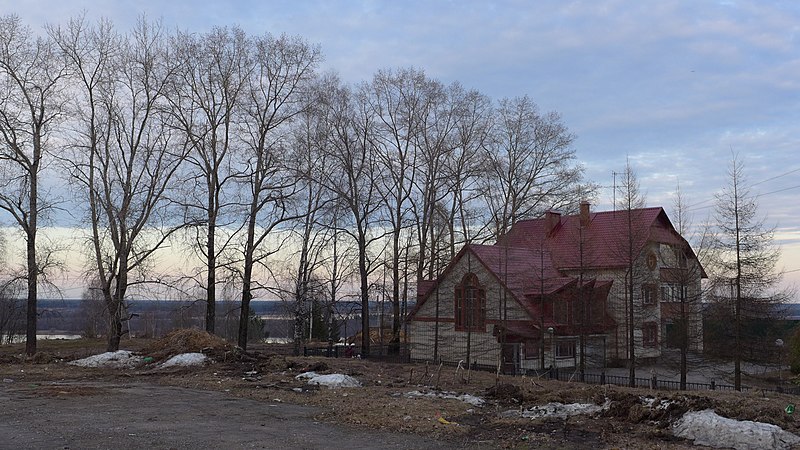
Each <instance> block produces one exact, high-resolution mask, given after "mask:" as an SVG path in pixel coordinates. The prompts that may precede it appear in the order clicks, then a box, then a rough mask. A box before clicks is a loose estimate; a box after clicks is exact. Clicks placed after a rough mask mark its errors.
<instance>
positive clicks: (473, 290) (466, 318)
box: [455, 273, 486, 331]
mask: <svg viewBox="0 0 800 450" xmlns="http://www.w3.org/2000/svg"><path fill="white" fill-rule="evenodd" d="M455 328H456V330H457V331H486V290H485V289H483V288H482V287H481V285H480V283H478V277H477V276H476V275H475V274H474V273H468V274H466V275H464V278H463V279H462V280H461V284H459V285H458V286H456V289H455Z"/></svg>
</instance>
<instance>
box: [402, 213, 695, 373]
mask: <svg viewBox="0 0 800 450" xmlns="http://www.w3.org/2000/svg"><path fill="white" fill-rule="evenodd" d="M704 277H705V273H704V272H703V269H702V267H701V265H700V263H699V262H698V260H697V257H696V256H695V254H694V252H693V251H692V249H691V247H690V246H689V244H688V242H687V241H686V240H685V239H684V238H683V237H682V236H681V235H680V234H679V233H678V232H677V231H676V230H675V228H674V227H673V225H672V223H671V222H670V220H669V218H668V217H667V214H666V213H665V212H664V210H663V209H662V208H642V209H635V210H631V211H605V212H592V211H591V210H590V205H589V204H588V203H582V204H581V208H580V213H579V214H575V215H561V214H559V213H556V212H548V213H546V214H545V215H544V216H543V217H541V218H538V219H533V220H523V221H518V222H517V223H515V224H514V225H513V227H512V228H511V229H510V230H509V232H508V233H506V234H505V235H504V236H502V237H501V238H500V239H499V240H498V242H497V243H495V244H494V245H476V244H468V245H466V246H464V247H463V248H462V249H461V251H460V252H459V253H458V254H457V255H456V256H455V257H454V258H453V260H452V261H451V262H450V264H449V265H448V266H447V268H446V269H445V270H444V271H443V272H442V274H441V275H440V276H439V277H438V278H437V279H435V280H419V281H418V285H417V297H418V299H417V304H416V306H415V307H414V309H413V310H412V311H411V312H410V314H409V316H408V319H407V320H408V325H409V328H408V330H409V338H410V342H411V350H410V351H411V357H412V359H415V360H420V361H437V362H439V361H441V362H447V363H452V364H458V363H461V364H470V365H477V366H484V367H497V366H498V365H501V366H502V368H503V370H504V371H505V372H514V373H523V372H526V371H540V370H546V369H547V368H549V367H587V368H588V367H603V366H606V365H609V364H614V363H620V364H621V363H624V362H625V361H627V360H629V359H630V354H629V353H630V350H629V348H630V345H629V344H630V342H631V340H630V339H631V336H632V337H633V343H634V356H635V358H636V359H637V360H638V359H640V358H647V359H650V358H658V357H659V356H660V355H661V352H662V350H663V349H664V348H666V347H669V346H680V345H684V344H683V343H684V342H685V345H687V346H688V348H690V349H694V350H701V349H702V320H701V310H700V300H699V299H700V292H701V286H700V284H701V279H702V278H704ZM631 292H632V293H633V296H632V297H631V295H630V294H631Z"/></svg>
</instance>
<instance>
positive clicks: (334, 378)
mask: <svg viewBox="0 0 800 450" xmlns="http://www.w3.org/2000/svg"><path fill="white" fill-rule="evenodd" d="M295 378H296V379H298V380H307V382H308V384H316V385H319V386H328V387H329V388H348V387H361V382H360V381H358V380H356V379H355V378H353V377H351V376H349V375H343V374H341V373H332V374H329V375H319V374H317V373H315V372H304V373H301V374H300V375H297V376H296V377H295Z"/></svg>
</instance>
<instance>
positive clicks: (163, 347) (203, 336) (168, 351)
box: [139, 328, 236, 361]
mask: <svg viewBox="0 0 800 450" xmlns="http://www.w3.org/2000/svg"><path fill="white" fill-rule="evenodd" d="M139 353H140V354H141V355H143V356H149V357H151V358H153V360H154V361H163V360H166V359H168V358H170V357H172V356H175V355H180V354H183V353H203V354H205V355H207V356H209V357H211V358H214V359H217V360H220V361H223V360H226V359H229V358H232V357H233V356H235V354H236V352H235V349H234V347H233V346H232V345H231V344H229V343H228V342H227V341H226V340H225V339H222V338H221V337H219V336H214V335H213V334H209V333H208V332H206V331H203V330H197V329H194V328H185V329H179V330H175V331H172V332H171V333H169V334H167V335H166V336H164V337H163V338H161V339H159V340H157V341H155V342H153V343H152V344H150V345H148V346H146V347H144V348H143V349H142V350H141V351H140V352H139Z"/></svg>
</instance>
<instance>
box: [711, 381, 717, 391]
mask: <svg viewBox="0 0 800 450" xmlns="http://www.w3.org/2000/svg"><path fill="white" fill-rule="evenodd" d="M715 388H716V384H715V383H714V380H711V390H712V391H713V390H714V389H715Z"/></svg>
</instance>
